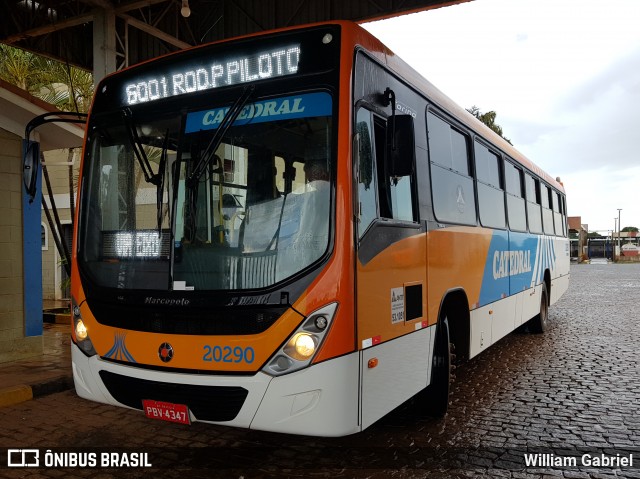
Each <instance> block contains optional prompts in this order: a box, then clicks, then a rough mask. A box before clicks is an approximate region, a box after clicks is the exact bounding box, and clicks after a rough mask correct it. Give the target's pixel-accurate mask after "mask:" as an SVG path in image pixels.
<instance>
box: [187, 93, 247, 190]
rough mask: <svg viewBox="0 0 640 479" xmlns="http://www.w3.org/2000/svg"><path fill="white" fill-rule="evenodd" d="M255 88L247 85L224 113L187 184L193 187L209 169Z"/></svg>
mask: <svg viewBox="0 0 640 479" xmlns="http://www.w3.org/2000/svg"><path fill="white" fill-rule="evenodd" d="M254 90H255V86H253V85H249V86H246V87H245V88H244V90H243V91H242V94H241V95H240V96H239V97H238V99H237V100H236V101H235V103H234V104H233V105H232V106H231V108H229V111H227V113H226V114H225V115H224V118H223V119H222V121H221V122H220V126H219V127H218V129H217V130H216V132H215V134H214V135H213V137H212V138H211V141H209V144H208V145H207V147H206V148H205V150H204V152H203V153H202V155H201V156H200V160H199V161H198V163H197V164H196V165H195V167H194V168H193V170H192V171H191V175H189V178H187V186H188V187H189V188H193V187H194V186H195V185H196V184H197V183H198V181H200V177H201V176H202V174H203V173H204V172H205V170H206V169H207V166H208V165H209V163H210V162H211V160H212V159H213V158H215V153H216V150H217V149H218V146H220V143H222V139H223V138H224V135H225V134H226V133H227V130H229V128H230V127H231V125H233V122H234V121H236V118H238V115H240V112H241V111H242V109H243V108H244V106H245V105H246V104H247V102H248V101H249V98H250V97H251V95H252V94H253V91H254Z"/></svg>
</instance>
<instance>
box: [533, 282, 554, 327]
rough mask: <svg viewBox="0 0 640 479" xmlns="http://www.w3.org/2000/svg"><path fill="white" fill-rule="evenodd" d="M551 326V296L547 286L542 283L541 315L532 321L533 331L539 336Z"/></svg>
mask: <svg viewBox="0 0 640 479" xmlns="http://www.w3.org/2000/svg"><path fill="white" fill-rule="evenodd" d="M548 325H549V294H548V293H547V284H546V283H542V293H541V294H540V313H539V314H538V315H537V316H534V317H533V318H532V319H531V328H530V329H531V331H532V332H534V333H537V334H540V333H544V332H545V331H546V330H547V327H548Z"/></svg>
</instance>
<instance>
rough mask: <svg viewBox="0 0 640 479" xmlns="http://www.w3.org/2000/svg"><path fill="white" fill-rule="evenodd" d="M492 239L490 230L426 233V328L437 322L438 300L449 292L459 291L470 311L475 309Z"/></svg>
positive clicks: (455, 229)
mask: <svg viewBox="0 0 640 479" xmlns="http://www.w3.org/2000/svg"><path fill="white" fill-rule="evenodd" d="M492 235H493V232H492V231H491V230H488V229H484V228H476V227H467V226H452V227H448V228H442V229H438V230H434V231H431V232H429V241H428V254H427V256H428V263H429V266H428V269H427V271H428V278H427V282H428V284H429V289H428V291H429V300H428V306H429V314H428V317H429V324H435V323H436V322H437V320H438V314H439V312H440V306H441V305H442V300H443V298H444V297H445V296H446V294H447V292H449V291H451V290H454V289H461V290H463V291H464V292H465V294H466V296H467V300H468V302H469V308H470V309H475V308H477V307H478V306H479V302H480V291H481V289H482V286H483V284H482V279H483V274H484V271H485V266H486V263H487V258H488V253H489V248H490V245H491V240H492Z"/></svg>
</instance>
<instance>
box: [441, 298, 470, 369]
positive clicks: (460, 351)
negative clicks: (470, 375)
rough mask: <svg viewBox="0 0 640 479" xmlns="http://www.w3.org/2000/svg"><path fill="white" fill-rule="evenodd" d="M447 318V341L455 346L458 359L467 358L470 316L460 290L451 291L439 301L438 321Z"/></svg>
mask: <svg viewBox="0 0 640 479" xmlns="http://www.w3.org/2000/svg"><path fill="white" fill-rule="evenodd" d="M445 316H446V317H447V319H448V323H449V340H450V341H451V342H452V343H453V344H454V345H455V349H456V354H457V358H458V359H465V360H466V359H468V358H469V348H470V342H471V323H470V321H471V315H470V312H469V300H468V298H467V294H466V292H465V291H464V289H462V288H456V289H451V290H449V291H447V292H446V293H445V295H444V296H443V297H442V300H441V301H440V310H439V312H438V321H441V320H442V319H444V317H445Z"/></svg>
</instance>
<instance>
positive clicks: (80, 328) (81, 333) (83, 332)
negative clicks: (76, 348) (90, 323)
mask: <svg viewBox="0 0 640 479" xmlns="http://www.w3.org/2000/svg"><path fill="white" fill-rule="evenodd" d="M87 337H88V334H87V328H86V326H85V325H84V323H83V322H82V319H78V321H76V338H77V339H78V341H84V340H85V339H87Z"/></svg>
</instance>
